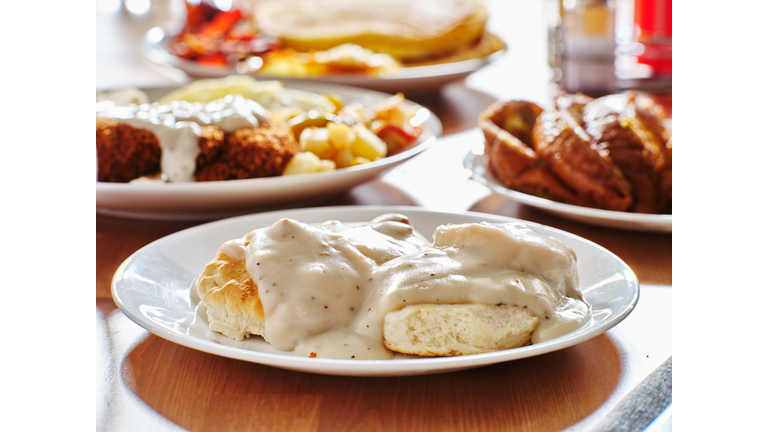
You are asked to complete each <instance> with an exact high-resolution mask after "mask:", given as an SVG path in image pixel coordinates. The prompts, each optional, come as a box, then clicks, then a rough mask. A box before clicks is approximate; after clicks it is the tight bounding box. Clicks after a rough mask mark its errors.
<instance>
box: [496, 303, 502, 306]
mask: <svg viewBox="0 0 768 432" xmlns="http://www.w3.org/2000/svg"><path fill="white" fill-rule="evenodd" d="M503 304H504V303H498V304H496V306H501V305H503Z"/></svg>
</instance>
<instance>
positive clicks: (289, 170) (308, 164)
mask: <svg viewBox="0 0 768 432" xmlns="http://www.w3.org/2000/svg"><path fill="white" fill-rule="evenodd" d="M321 164H322V161H321V160H320V158H319V157H317V155H316V154H314V153H312V152H299V153H296V154H295V155H293V157H292V158H291V160H290V161H289V162H288V165H286V166H285V170H283V175H293V174H307V173H313V172H318V171H320V170H321V169H322V166H321Z"/></svg>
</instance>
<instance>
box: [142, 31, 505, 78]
mask: <svg viewBox="0 0 768 432" xmlns="http://www.w3.org/2000/svg"><path fill="white" fill-rule="evenodd" d="M171 38H172V36H171V35H167V34H166V33H165V31H164V30H163V29H162V28H160V27H155V28H153V29H151V30H150V31H148V32H147V34H146V35H145V36H144V39H143V41H142V45H141V53H142V55H143V56H144V58H146V59H147V60H149V61H151V62H153V63H156V64H159V65H163V66H170V67H173V68H176V69H180V70H182V71H184V72H185V73H187V74H188V75H190V76H194V77H205V78H221V77H226V76H229V75H235V74H237V73H238V72H237V69H236V68H235V67H217V66H205V65H201V64H199V63H197V62H195V61H191V60H185V59H182V58H179V57H177V56H175V55H174V54H172V53H171V52H170V51H169V50H168V41H169V40H170V39H171ZM505 51H506V50H504V49H502V50H500V51H497V52H495V53H493V54H491V55H488V56H485V57H481V58H476V59H472V60H465V61H458V62H451V63H445V64H439V65H430V66H417V67H406V68H402V69H400V70H399V71H397V74H396V75H392V76H387V77H372V76H364V75H352V74H347V75H323V76H315V77H311V78H310V77H307V78H287V77H279V76H271V75H265V74H259V73H255V74H252V75H253V76H255V77H256V78H258V79H279V80H281V81H285V82H291V81H308V80H311V81H321V82H328V83H336V84H346V85H351V86H355V87H364V88H367V89H371V90H378V91H383V92H388V93H397V92H424V91H429V90H434V89H436V88H439V87H440V86H442V85H444V84H447V83H449V82H451V81H455V80H458V79H461V78H464V77H466V76H468V75H469V74H471V73H472V72H475V71H477V70H479V69H480V68H482V67H484V66H486V65H487V64H489V63H491V62H492V61H495V60H496V59H498V58H499V57H500V56H502V55H503V54H504V52H505Z"/></svg>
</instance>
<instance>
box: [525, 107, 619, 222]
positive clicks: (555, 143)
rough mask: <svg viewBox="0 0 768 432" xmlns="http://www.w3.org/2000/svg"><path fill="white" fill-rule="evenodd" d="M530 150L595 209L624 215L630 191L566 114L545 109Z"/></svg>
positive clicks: (535, 129) (614, 167)
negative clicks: (619, 212) (534, 151)
mask: <svg viewBox="0 0 768 432" xmlns="http://www.w3.org/2000/svg"><path fill="white" fill-rule="evenodd" d="M533 148H534V149H535V150H536V153H537V154H538V155H540V156H541V157H542V159H544V160H545V161H546V162H547V164H548V165H549V166H550V168H551V169H552V172H554V173H555V175H556V176H557V177H559V178H560V179H562V181H563V182H564V183H566V184H568V185H569V186H570V187H571V188H573V189H575V190H576V193H577V195H578V196H579V197H580V198H581V199H585V200H588V201H591V202H592V203H593V205H594V206H595V207H598V208H602V209H607V210H616V211H625V210H627V209H628V208H629V207H630V206H631V205H632V187H631V185H630V184H629V182H627V180H626V178H625V177H624V175H623V174H622V173H621V171H619V169H618V168H617V167H616V165H615V164H613V162H612V161H611V160H610V159H608V158H607V157H606V155H603V154H601V153H599V152H598V151H597V150H596V149H594V148H592V147H591V145H590V141H589V136H588V135H587V134H586V132H584V130H583V129H581V128H580V127H579V126H578V123H577V122H576V121H574V119H573V117H572V116H571V115H570V113H569V112H568V111H565V110H557V109H549V110H546V111H544V112H543V113H542V114H541V115H540V116H539V117H538V119H537V120H536V126H535V127H534V132H533Z"/></svg>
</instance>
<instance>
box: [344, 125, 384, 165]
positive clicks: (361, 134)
mask: <svg viewBox="0 0 768 432" xmlns="http://www.w3.org/2000/svg"><path fill="white" fill-rule="evenodd" d="M352 131H354V132H355V135H356V138H355V141H354V142H353V143H352V145H351V146H350V149H351V150H352V153H353V154H354V155H355V156H359V157H362V158H366V159H368V160H376V159H379V158H383V157H384V156H386V155H387V144H386V143H385V142H384V141H382V140H381V138H379V137H377V136H376V134H375V133H373V132H372V131H371V130H369V129H368V128H366V127H365V126H363V125H360V124H356V125H354V126H352Z"/></svg>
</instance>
